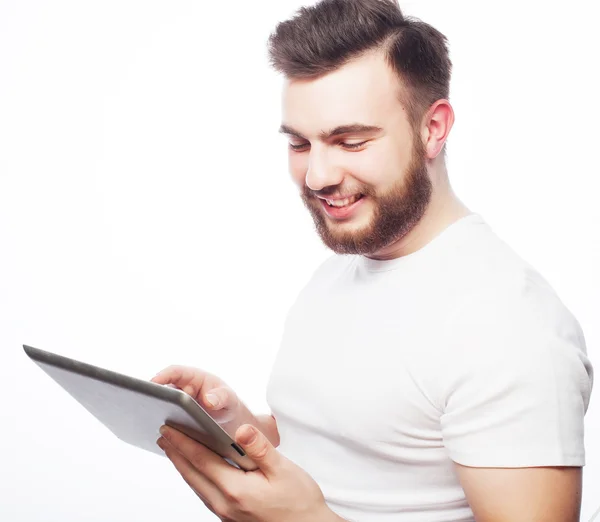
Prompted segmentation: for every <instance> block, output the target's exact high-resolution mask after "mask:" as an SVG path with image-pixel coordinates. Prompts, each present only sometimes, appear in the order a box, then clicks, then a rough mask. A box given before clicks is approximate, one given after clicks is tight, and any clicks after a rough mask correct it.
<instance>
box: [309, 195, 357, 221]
mask: <svg viewBox="0 0 600 522" xmlns="http://www.w3.org/2000/svg"><path fill="white" fill-rule="evenodd" d="M319 199H320V201H321V206H322V207H323V209H324V210H325V212H326V214H327V215H328V216H329V217H331V218H334V219H345V218H348V217H350V216H351V215H352V214H354V213H355V212H356V210H357V209H358V208H359V207H360V206H361V205H362V204H363V203H364V200H365V199H366V196H364V195H363V194H355V195H354V196H351V197H349V198H345V199H336V200H331V199H321V198H319Z"/></svg>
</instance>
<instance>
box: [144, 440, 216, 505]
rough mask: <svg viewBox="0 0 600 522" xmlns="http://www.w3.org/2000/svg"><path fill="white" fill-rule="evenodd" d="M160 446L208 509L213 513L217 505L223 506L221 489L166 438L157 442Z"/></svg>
mask: <svg viewBox="0 0 600 522" xmlns="http://www.w3.org/2000/svg"><path fill="white" fill-rule="evenodd" d="M156 443H157V444H158V446H159V447H160V448H161V449H162V450H163V451H164V452H165V455H166V456H167V458H168V459H169V460H170V461H171V463H172V464H173V466H175V469H176V470H177V471H178V472H179V474H180V475H181V477H182V478H183V480H184V481H185V482H186V483H187V485H188V486H189V487H190V488H192V490H193V491H194V493H196V495H198V497H199V498H200V500H202V502H204V504H205V505H206V507H207V508H208V509H210V510H211V511H212V512H213V513H214V512H215V508H214V506H215V505H222V504H223V500H224V497H223V494H222V493H221V492H220V491H219V488H217V486H215V485H214V483H213V482H211V481H210V480H209V479H208V478H207V477H205V476H203V475H202V474H200V473H198V470H196V468H194V466H193V465H192V464H191V462H190V461H189V460H187V459H186V458H185V457H184V456H183V455H182V454H181V453H179V452H178V451H177V449H176V448H175V447H174V446H172V445H171V444H170V443H169V442H168V441H167V440H166V439H165V438H164V437H161V438H160V439H158V440H157V441H156Z"/></svg>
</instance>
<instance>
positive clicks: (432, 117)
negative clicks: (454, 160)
mask: <svg viewBox="0 0 600 522" xmlns="http://www.w3.org/2000/svg"><path fill="white" fill-rule="evenodd" d="M452 125H454V110H453V109H452V105H450V102H449V101H448V100H438V101H436V102H435V103H434V104H433V105H432V106H431V107H430V108H429V110H428V111H427V114H426V115H425V118H424V121H423V126H422V131H421V137H422V140H423V146H424V147H425V151H426V153H427V158H428V159H434V158H436V157H437V156H438V154H439V153H440V152H441V151H442V148H443V146H444V143H446V140H447V139H448V134H450V130H451V129H452Z"/></svg>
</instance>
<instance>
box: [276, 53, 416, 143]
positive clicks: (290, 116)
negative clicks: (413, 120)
mask: <svg viewBox="0 0 600 522" xmlns="http://www.w3.org/2000/svg"><path fill="white" fill-rule="evenodd" d="M398 92H399V81H398V78H397V76H396V74H395V73H394V71H393V70H392V69H391V68H390V67H389V66H388V65H387V63H386V62H385V60H384V58H383V56H382V55H381V54H380V53H368V54H366V55H364V56H362V57H360V58H357V59H355V60H352V61H351V62H349V63H348V64H346V65H344V66H342V67H340V68H339V69H337V70H335V71H333V72H331V73H328V74H326V75H324V76H322V77H320V78H317V79H311V80H286V81H285V83H284V87H283V96H282V114H283V123H285V124H287V125H290V126H293V127H294V128H296V129H298V130H299V131H302V132H304V133H305V134H306V135H316V134H317V133H318V132H320V131H321V130H322V129H329V128H334V127H336V126H338V125H344V124H348V123H364V124H369V125H377V126H380V127H386V124H389V122H390V120H392V119H396V120H397V119H398V117H399V116H400V117H401V118H405V117H404V116H403V114H404V113H403V107H402V105H401V104H400V101H399V99H398Z"/></svg>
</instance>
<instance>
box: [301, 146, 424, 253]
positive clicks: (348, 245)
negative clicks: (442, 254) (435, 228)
mask: <svg viewBox="0 0 600 522" xmlns="http://www.w3.org/2000/svg"><path fill="white" fill-rule="evenodd" d="M336 191H338V190H337V187H328V188H327V189H325V190H323V191H320V195H324V194H325V192H328V193H334V192H336ZM338 192H339V191H338ZM357 192H360V193H361V194H362V195H363V197H364V196H367V197H368V199H369V201H368V203H370V206H371V208H372V212H371V216H370V219H369V222H368V224H367V225H366V226H363V227H361V228H358V229H355V230H351V231H350V230H344V229H343V228H342V227H343V226H344V225H343V224H340V223H337V222H335V221H334V220H331V219H330V218H329V217H328V216H327V215H326V214H325V211H324V210H323V208H322V206H321V205H322V203H321V202H320V201H319V200H318V198H317V197H316V196H315V195H314V194H313V193H312V192H311V190H310V189H309V188H308V187H307V186H306V184H304V186H303V189H302V192H301V198H302V201H303V203H304V205H305V206H306V207H307V209H308V210H309V212H310V214H311V215H312V218H313V221H314V224H315V228H316V230H317V233H318V234H319V236H320V237H321V240H322V241H323V243H324V244H325V246H327V247H328V248H330V249H331V250H333V251H334V252H335V253H337V254H358V255H369V254H375V253H376V252H378V251H379V250H381V249H383V248H385V247H387V246H389V245H391V244H392V243H395V242H396V241H399V240H401V239H402V238H403V237H404V236H406V234H408V233H409V232H410V231H411V230H412V229H413V228H414V227H415V225H417V223H419V221H420V220H421V218H422V217H423V215H424V214H425V211H426V210H427V207H428V205H429V202H430V200H431V193H432V183H431V180H430V178H429V173H428V172H427V160H426V157H425V148H424V146H423V144H422V142H421V140H420V139H415V140H414V142H413V151H412V158H411V162H410V165H409V166H408V168H407V169H406V174H405V176H403V178H402V179H400V180H399V181H398V182H397V183H396V184H395V185H394V186H393V187H392V188H391V189H389V190H388V191H387V192H386V193H384V194H380V195H378V194H375V192H374V191H373V190H372V189H370V188H369V187H365V188H364V189H361V190H359V191H357ZM365 203H367V202H365ZM360 210H363V209H360Z"/></svg>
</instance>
